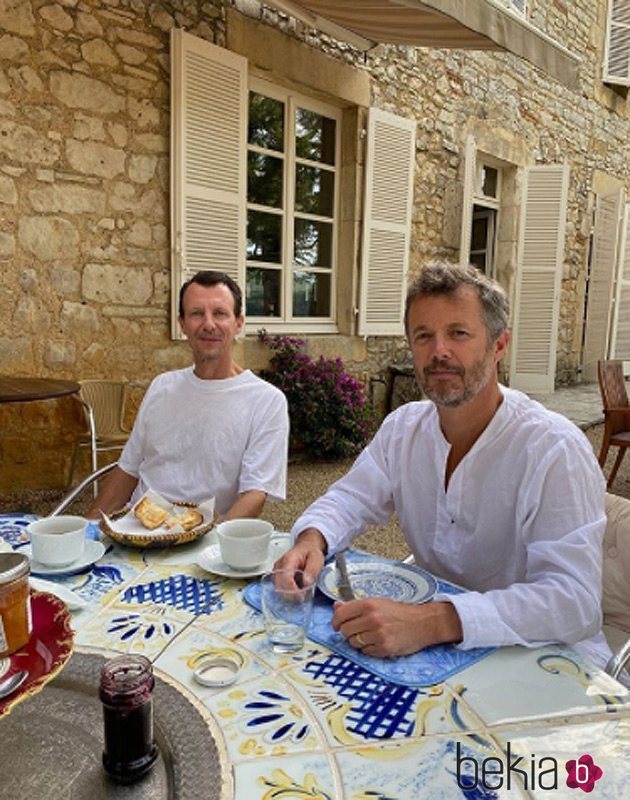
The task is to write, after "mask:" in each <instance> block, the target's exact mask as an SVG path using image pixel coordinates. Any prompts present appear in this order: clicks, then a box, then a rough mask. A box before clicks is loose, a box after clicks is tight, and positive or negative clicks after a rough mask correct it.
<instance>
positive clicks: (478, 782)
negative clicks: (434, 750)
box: [456, 742, 604, 792]
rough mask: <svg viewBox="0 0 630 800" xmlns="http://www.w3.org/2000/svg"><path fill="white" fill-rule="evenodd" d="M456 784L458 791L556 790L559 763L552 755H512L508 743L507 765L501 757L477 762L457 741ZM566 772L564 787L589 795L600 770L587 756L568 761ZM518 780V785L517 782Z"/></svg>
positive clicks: (599, 775)
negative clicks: (514, 788)
mask: <svg viewBox="0 0 630 800" xmlns="http://www.w3.org/2000/svg"><path fill="white" fill-rule="evenodd" d="M456 756H457V785H458V786H459V788H460V789H464V790H467V791H470V790H471V789H479V788H481V789H502V788H503V787H505V788H506V789H508V790H509V789H511V788H512V786H522V787H523V788H524V789H525V791H528V790H529V789H532V790H534V789H557V788H558V782H559V776H558V761H557V759H555V758H553V756H542V757H541V758H538V757H537V756H535V755H531V756H530V757H529V761H528V760H527V759H526V758H525V757H524V756H517V755H515V754H514V753H513V752H512V746H511V743H510V742H508V743H507V749H506V756H507V763H504V762H503V761H502V760H501V759H500V758H497V757H495V756H488V758H484V759H482V760H481V761H477V759H476V758H473V757H472V756H466V755H463V754H462V748H461V745H460V743H459V742H457V752H456ZM564 766H565V769H566V771H567V779H566V785H567V786H568V787H569V788H570V789H581V790H582V791H583V792H592V791H593V788H594V786H595V783H596V782H597V781H598V780H599V779H600V778H601V777H602V775H603V774H604V773H603V770H602V769H601V767H598V766H597V764H596V763H595V762H594V761H593V758H592V756H590V755H589V754H588V753H585V754H584V755H581V756H580V757H579V758H577V759H571V760H570V761H567V762H566V764H565V765H564ZM517 776H518V778H520V782H519V781H518V780H517Z"/></svg>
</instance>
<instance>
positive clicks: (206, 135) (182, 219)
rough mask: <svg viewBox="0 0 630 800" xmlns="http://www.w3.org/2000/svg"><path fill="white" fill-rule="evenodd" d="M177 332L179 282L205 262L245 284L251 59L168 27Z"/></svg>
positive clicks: (175, 325) (174, 303)
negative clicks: (248, 84)
mask: <svg viewBox="0 0 630 800" xmlns="http://www.w3.org/2000/svg"><path fill="white" fill-rule="evenodd" d="M171 81H172V82H171V165H172V166H171V198H172V199H171V215H172V236H171V242H172V244H171V247H172V305H173V320H172V321H173V335H174V336H175V337H176V338H177V337H179V331H178V326H177V294H178V292H179V287H180V286H181V284H182V283H183V282H184V281H185V280H187V279H188V278H190V277H191V276H192V275H194V273H195V272H197V271H198V270H200V269H216V270H222V271H223V272H226V273H227V274H228V275H230V276H231V277H233V278H234V279H235V280H236V281H237V282H238V283H239V285H240V286H241V288H244V279H245V208H246V206H245V203H246V161H245V153H246V144H247V59H245V58H243V57H242V56H239V55H236V54H234V53H231V52H229V51H228V50H224V49H223V48H221V47H217V46H216V45H213V44H210V43H209V42H206V41H204V40H203V39H200V38H198V37H196V36H192V35H191V34H189V33H186V32H184V31H182V30H179V29H173V30H172V33H171Z"/></svg>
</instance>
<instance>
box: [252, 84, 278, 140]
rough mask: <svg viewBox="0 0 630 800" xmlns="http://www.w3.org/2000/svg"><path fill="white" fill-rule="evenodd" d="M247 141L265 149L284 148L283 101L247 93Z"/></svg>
mask: <svg viewBox="0 0 630 800" xmlns="http://www.w3.org/2000/svg"><path fill="white" fill-rule="evenodd" d="M247 141H248V142H249V143H250V144H256V145H258V147H264V148H265V149H267V150H279V151H280V152H282V151H283V150H284V103H282V102H281V101H280V100H272V98H271V97H265V96H264V95H262V94H256V92H250V93H249V125H248V134H247Z"/></svg>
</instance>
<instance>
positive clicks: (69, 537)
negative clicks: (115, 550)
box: [20, 515, 105, 576]
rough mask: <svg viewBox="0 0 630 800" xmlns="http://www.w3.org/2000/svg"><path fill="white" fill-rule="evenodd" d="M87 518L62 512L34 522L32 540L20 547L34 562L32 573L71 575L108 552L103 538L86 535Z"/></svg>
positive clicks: (30, 528)
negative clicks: (87, 537)
mask: <svg viewBox="0 0 630 800" xmlns="http://www.w3.org/2000/svg"><path fill="white" fill-rule="evenodd" d="M87 525H88V521H87V520H86V519H83V517H75V516H70V515H60V516H57V517H47V518H45V519H38V520H35V522H31V523H30V524H29V525H28V527H27V533H28V535H29V537H30V540H31V543H30V544H29V545H26V546H24V547H22V548H20V550H21V552H22V553H24V554H25V555H27V556H28V557H29V559H30V562H31V574H32V575H46V576H51V575H72V574H74V573H76V572H83V571H84V570H86V569H89V567H91V566H92V564H94V562H95V561H98V560H99V558H101V557H102V556H103V554H104V553H105V547H104V546H103V544H101V542H96V541H93V540H92V539H86V538H85V531H86V528H87Z"/></svg>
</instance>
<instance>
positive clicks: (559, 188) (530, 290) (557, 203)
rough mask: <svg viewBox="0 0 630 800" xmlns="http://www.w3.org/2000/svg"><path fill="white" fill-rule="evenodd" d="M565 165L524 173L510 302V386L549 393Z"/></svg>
mask: <svg viewBox="0 0 630 800" xmlns="http://www.w3.org/2000/svg"><path fill="white" fill-rule="evenodd" d="M568 183H569V169H568V166H566V165H551V166H540V167H529V168H528V169H527V170H526V171H525V181H524V187H523V204H522V211H521V223H520V235H519V253H518V265H517V276H516V297H515V302H514V323H513V334H512V335H513V340H512V341H513V344H512V354H511V360H510V386H513V387H514V388H515V389H521V390H523V391H525V392H553V390H554V383H555V372H556V346H557V338H558V317H559V311H560V278H561V272H562V257H563V253H564V232H565V225H566V208H567V191H568Z"/></svg>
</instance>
